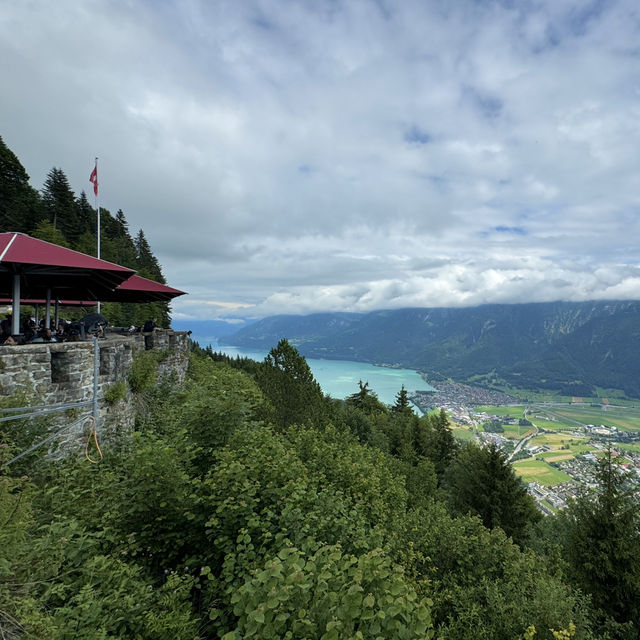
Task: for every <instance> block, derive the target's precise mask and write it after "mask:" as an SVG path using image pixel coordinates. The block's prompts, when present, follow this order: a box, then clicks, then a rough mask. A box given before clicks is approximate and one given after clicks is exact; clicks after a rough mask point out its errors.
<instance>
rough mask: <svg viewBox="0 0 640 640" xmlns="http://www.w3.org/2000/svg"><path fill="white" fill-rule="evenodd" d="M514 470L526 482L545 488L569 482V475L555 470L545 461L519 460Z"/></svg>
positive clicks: (514, 464) (514, 465)
mask: <svg viewBox="0 0 640 640" xmlns="http://www.w3.org/2000/svg"><path fill="white" fill-rule="evenodd" d="M513 470H514V471H515V472H516V475H518V476H519V477H520V478H522V480H523V481H524V482H539V483H540V484H542V485H544V486H552V485H555V484H561V483H563V482H569V481H570V480H571V479H572V478H571V476H570V475H569V474H568V473H565V472H564V471H560V470H559V469H554V468H553V467H552V466H551V465H548V464H547V463H546V462H544V461H543V460H518V462H514V463H513Z"/></svg>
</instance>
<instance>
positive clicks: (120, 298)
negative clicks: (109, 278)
mask: <svg viewBox="0 0 640 640" xmlns="http://www.w3.org/2000/svg"><path fill="white" fill-rule="evenodd" d="M183 295H185V292H184V291H180V290H179V289H174V288H173V287H168V286H167V285H166V284H161V283H160V282H155V281H154V280H149V279H148V278H143V277H142V276H137V275H133V276H131V277H130V278H129V279H128V280H125V281H124V282H123V283H122V284H120V285H118V286H117V287H116V288H115V290H114V291H113V292H111V293H110V294H107V296H106V297H103V298H102V301H103V302H166V301H169V300H173V298H177V297H178V296H183Z"/></svg>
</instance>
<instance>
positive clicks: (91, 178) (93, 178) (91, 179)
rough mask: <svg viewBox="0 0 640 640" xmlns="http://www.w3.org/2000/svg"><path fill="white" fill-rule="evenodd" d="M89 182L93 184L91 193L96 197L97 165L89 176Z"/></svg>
mask: <svg viewBox="0 0 640 640" xmlns="http://www.w3.org/2000/svg"><path fill="white" fill-rule="evenodd" d="M89 182H92V183H93V193H95V194H96V195H98V165H96V166H95V167H94V168H93V171H92V172H91V175H90V176H89Z"/></svg>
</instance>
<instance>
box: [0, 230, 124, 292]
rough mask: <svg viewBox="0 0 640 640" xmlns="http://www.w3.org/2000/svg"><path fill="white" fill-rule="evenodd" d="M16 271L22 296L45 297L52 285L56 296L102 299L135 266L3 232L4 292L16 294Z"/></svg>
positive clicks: (0, 283) (0, 285)
mask: <svg viewBox="0 0 640 640" xmlns="http://www.w3.org/2000/svg"><path fill="white" fill-rule="evenodd" d="M16 274H19V275H20V290H21V292H20V297H21V298H43V297H46V295H47V290H49V289H50V290H51V292H52V298H58V299H60V298H65V299H67V300H72V299H76V300H100V299H101V297H102V296H103V295H106V294H108V293H110V292H111V291H113V290H114V289H115V288H116V287H117V286H118V285H119V284H121V283H122V282H123V281H125V280H126V279H127V278H128V277H130V276H132V275H133V274H134V270H133V269H128V268H127V267H121V266H120V265H117V264H114V263H113V262H107V261H106V260H99V259H98V258H94V257H92V256H88V255H86V254H84V253H79V252H78V251H72V250H71V249H66V248H65V247H60V246H58V245H56V244H52V243H50V242H45V241H44V240H38V239H37V238H32V237H31V236H28V235H26V234H23V233H0V295H2V296H12V295H13V283H14V276H15V275H16Z"/></svg>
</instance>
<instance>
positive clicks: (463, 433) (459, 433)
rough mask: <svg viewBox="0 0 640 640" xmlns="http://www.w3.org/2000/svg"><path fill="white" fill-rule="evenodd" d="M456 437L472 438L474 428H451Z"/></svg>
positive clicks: (461, 438) (462, 438)
mask: <svg viewBox="0 0 640 640" xmlns="http://www.w3.org/2000/svg"><path fill="white" fill-rule="evenodd" d="M451 431H452V433H453V435H454V437H456V438H458V440H465V441H466V440H471V439H472V438H473V429H468V428H466V427H460V428H457V429H456V428H455V427H454V428H453V429H451Z"/></svg>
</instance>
